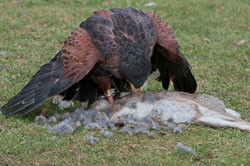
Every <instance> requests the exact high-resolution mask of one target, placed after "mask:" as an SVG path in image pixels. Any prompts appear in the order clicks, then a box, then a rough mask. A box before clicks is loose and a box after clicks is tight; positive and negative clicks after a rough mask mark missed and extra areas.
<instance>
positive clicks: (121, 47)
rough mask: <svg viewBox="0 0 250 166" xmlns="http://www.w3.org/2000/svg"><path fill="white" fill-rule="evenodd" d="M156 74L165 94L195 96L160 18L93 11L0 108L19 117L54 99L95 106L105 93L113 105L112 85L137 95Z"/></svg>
mask: <svg viewBox="0 0 250 166" xmlns="http://www.w3.org/2000/svg"><path fill="white" fill-rule="evenodd" d="M155 70H159V72H160V77H159V79H158V80H159V81H161V82H162V85H163V87H164V89H166V90H167V89H168V86H169V82H170V80H172V81H173V84H174V89H175V90H178V91H184V92H189V93H194V92H195V90H196V87H197V84H196V81H195V79H194V77H193V75H192V73H191V70H190V65H189V63H188V61H187V60H186V58H185V57H184V56H183V54H182V53H181V52H180V50H179V45H178V43H177V41H176V39H175V37H174V34H173V31H172V28H171V27H170V26H168V25H167V23H166V22H164V21H162V20H161V18H160V17H159V15H158V14H156V13H155V12H143V11H140V10H136V9H134V8H131V7H128V8H123V9H121V8H114V9H110V10H106V9H103V10H97V11H95V12H94V13H93V15H92V16H90V17H89V18H87V19H86V20H85V21H84V22H82V23H81V24H80V26H79V27H78V28H76V29H75V30H73V31H72V33H71V35H70V36H69V37H68V38H67V39H66V40H65V42H64V45H63V46H62V48H61V49H60V51H59V52H58V53H57V54H56V55H55V57H54V58H53V59H52V60H51V61H50V62H48V63H47V64H45V65H43V66H42V67H41V68H40V70H39V71H38V72H37V73H36V74H35V75H34V76H33V77H32V78H31V80H30V82H29V83H28V84H27V85H26V86H25V87H24V88H23V89H22V90H21V91H20V92H19V93H18V94H17V95H16V96H14V97H13V98H12V99H10V100H9V102H8V103H7V104H6V105H4V106H3V107H2V113H3V115H11V114H15V113H19V116H23V115H25V114H27V113H29V112H31V111H32V110H34V109H35V108H37V107H38V106H39V105H41V104H42V103H43V102H44V101H45V100H46V99H48V98H49V97H51V96H55V95H57V94H62V95H64V96H65V99H70V100H71V99H73V100H80V101H87V100H88V101H92V102H93V101H94V100H95V99H96V98H97V97H98V96H99V95H101V94H103V93H105V94H106V96H107V98H108V101H109V103H110V104H112V103H113V98H112V96H111V95H110V89H111V85H112V82H114V81H115V82H116V83H115V84H116V85H117V86H118V89H119V90H120V91H122V90H123V87H125V86H123V85H126V84H130V85H131V87H132V89H134V90H136V89H139V88H140V87H141V86H142V85H143V83H144V82H145V81H146V80H147V78H148V76H149V75H150V73H151V72H153V71H155Z"/></svg>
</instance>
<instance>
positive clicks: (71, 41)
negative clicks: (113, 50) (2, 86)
mask: <svg viewBox="0 0 250 166" xmlns="http://www.w3.org/2000/svg"><path fill="white" fill-rule="evenodd" d="M101 57H102V55H101V53H100V52H99V51H98V49H97V48H96V47H95V46H94V45H93V44H92V42H91V38H90V37H89V35H88V33H87V32H86V31H85V30H84V29H82V28H76V29H75V30H74V31H73V32H72V33H71V35H70V36H69V37H68V38H67V39H66V40H65V42H64V45H63V47H62V48H61V50H60V51H59V52H58V53H57V55H56V56H55V57H54V58H53V59H52V60H51V61H50V62H48V63H47V64H45V65H43V66H42V67H41V68H40V70H39V71H38V72H37V73H36V74H35V75H34V76H33V77H32V78H31V80H30V82H29V83H28V84H27V85H26V86H25V87H24V88H23V89H22V90H21V91H20V92H19V93H18V94H17V95H16V96H14V97H13V98H12V99H10V100H9V102H8V103H7V104H5V105H4V106H3V107H2V108H1V110H2V113H3V114H4V115H11V114H15V113H18V112H20V114H19V116H23V115H25V114H27V113H29V112H31V111H33V110H34V109H35V108H37V107H38V106H39V105H41V104H42V103H43V102H44V101H45V100H46V99H48V98H49V97H51V96H54V95H57V94H59V93H61V92H63V91H64V90H66V89H67V88H69V87H70V86H72V85H73V84H74V83H76V82H78V81H80V80H81V79H83V78H84V77H85V75H87V74H88V73H89V72H90V70H91V69H92V68H93V67H94V65H95V64H96V63H97V62H98V61H99V60H100V59H101Z"/></svg>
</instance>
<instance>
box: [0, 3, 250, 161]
mask: <svg viewBox="0 0 250 166" xmlns="http://www.w3.org/2000/svg"><path fill="white" fill-rule="evenodd" d="M148 2H150V1H148V0H130V1H121V0H116V1H115V0H113V1H112V0H108V1H105V2H104V1H103V0H96V1H94V0H82V1H80V0H72V1H70V0H36V1H32V0H1V1H0V16H1V17H0V51H1V54H0V87H1V88H0V105H3V104H5V103H6V102H7V101H8V99H10V97H12V96H14V95H15V94H16V93H17V92H19V91H20V90H21V89H22V88H23V86H24V85H25V84H26V83H27V82H28V81H29V79H30V77H31V76H32V75H33V74H34V73H35V72H36V71H37V70H38V69H39V67H40V66H41V65H42V64H44V63H46V62H47V61H49V60H50V59H51V58H52V57H53V56H54V55H55V54H56V52H57V51H58V49H59V48H60V47H61V45H62V43H63V41H64V39H65V38H66V37H67V36H68V35H69V34H70V32H71V31H72V30H73V29H74V28H75V27H77V26H78V25H79V24H80V22H81V21H83V20H84V19H86V18H87V17H88V16H90V15H91V14H92V11H94V10H95V9H97V8H113V7H126V6H132V7H135V8H138V9H142V10H155V11H157V12H158V13H159V14H160V16H161V17H162V19H163V20H166V21H167V22H168V23H169V24H171V25H172V26H173V28H174V32H175V36H176V38H177V40H178V41H179V44H180V46H181V50H182V52H183V53H184V54H185V56H186V57H187V59H188V60H189V62H190V63H191V65H192V70H193V73H194V75H195V77H196V79H197V81H198V91H197V92H198V93H205V94H209V95H213V96H216V97H218V98H219V99H221V100H222V101H224V102H225V104H226V106H227V107H229V108H232V109H235V110H237V111H239V112H240V113H241V114H242V116H243V118H245V119H246V120H248V121H250V106H249V104H250V102H249V101H250V95H249V92H250V83H249V78H250V64H249V56H250V44H249V43H250V2H249V1H247V0H220V1H218V0H210V1H202V0H178V1H166V0H155V1H154V2H155V3H156V6H153V7H148V8H146V7H144V4H145V3H148ZM240 40H245V43H244V44H242V45H237V44H236V45H235V44H232V43H233V42H235V41H240ZM5 51H6V52H5ZM150 83H151V84H150V88H149V89H150V90H152V91H153V90H161V89H162V88H161V85H160V84H158V83H156V82H154V81H150ZM46 105H49V106H50V107H52V108H54V109H55V111H57V110H58V108H57V107H56V106H55V105H53V104H52V102H51V100H48V101H47V102H46V103H44V104H43V105H42V106H41V107H39V108H38V109H37V110H36V111H35V112H34V113H32V114H31V115H29V116H27V117H24V118H21V119H15V118H8V119H6V118H5V117H4V116H2V115H0V165H4V164H9V165H53V164H55V165H77V164H78V165H117V164H119V165H245V166H246V165H250V157H249V156H250V135H249V133H247V132H242V131H240V130H237V129H212V128H208V127H203V126H195V125H186V126H185V128H184V132H183V133H182V134H179V135H175V134H173V133H170V132H168V131H164V130H161V131H157V132H155V137H154V138H152V139H150V138H148V137H147V136H145V135H134V136H130V135H128V134H121V133H114V138H112V139H107V138H104V137H102V136H100V135H99V132H98V131H87V130H85V129H84V128H80V129H78V130H77V131H76V132H75V133H74V134H73V135H72V136H69V137H62V136H57V140H53V139H51V138H52V136H53V135H51V134H49V133H48V132H47V131H46V129H44V128H42V127H41V126H38V125H36V124H34V123H33V120H34V117H35V115H37V114H38V113H39V111H41V109H42V108H43V107H44V106H46ZM72 110H73V109H72ZM87 133H91V134H93V135H95V136H98V137H99V138H100V141H99V142H98V143H96V144H93V145H92V144H90V143H89V142H88V141H86V140H85V138H84V137H85V135H86V134H87ZM178 142H182V143H183V144H184V145H186V146H191V147H193V148H194V149H195V151H196V153H197V155H196V156H192V155H189V154H183V153H179V152H177V151H176V150H175V146H176V145H177V143H178Z"/></svg>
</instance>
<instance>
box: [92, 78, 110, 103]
mask: <svg viewBox="0 0 250 166" xmlns="http://www.w3.org/2000/svg"><path fill="white" fill-rule="evenodd" d="M96 83H97V84H98V85H99V87H100V88H101V89H102V90H103V91H104V92H105V94H106V97H107V99H108V102H109V104H110V105H112V104H113V103H114V99H113V96H112V95H111V91H110V89H111V76H97V77H96Z"/></svg>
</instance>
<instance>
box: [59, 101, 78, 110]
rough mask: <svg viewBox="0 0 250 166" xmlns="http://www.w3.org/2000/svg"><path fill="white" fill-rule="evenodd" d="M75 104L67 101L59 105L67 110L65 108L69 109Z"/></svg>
mask: <svg viewBox="0 0 250 166" xmlns="http://www.w3.org/2000/svg"><path fill="white" fill-rule="evenodd" d="M73 105H74V103H73V102H72V101H66V100H63V101H61V102H60V103H59V108H60V109H62V110H63V109H65V108H69V107H70V106H73Z"/></svg>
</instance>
